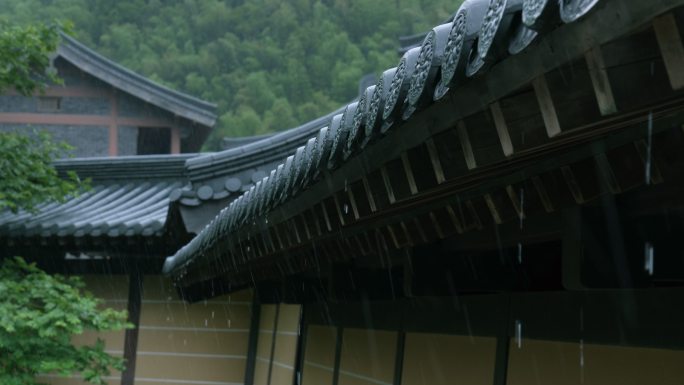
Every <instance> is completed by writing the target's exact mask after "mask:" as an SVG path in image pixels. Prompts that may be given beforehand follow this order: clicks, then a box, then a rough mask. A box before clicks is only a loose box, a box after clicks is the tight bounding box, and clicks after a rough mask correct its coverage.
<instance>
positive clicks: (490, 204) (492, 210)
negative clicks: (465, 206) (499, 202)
mask: <svg viewBox="0 0 684 385" xmlns="http://www.w3.org/2000/svg"><path fill="white" fill-rule="evenodd" d="M484 200H485V203H486V204H487V207H488V208H489V212H490V213H491V214H492V218H493V219H494V223H496V224H497V225H500V224H501V223H503V221H502V220H501V214H499V210H498V209H497V208H496V204H495V203H494V200H493V199H492V196H491V195H490V194H485V196H484Z"/></svg>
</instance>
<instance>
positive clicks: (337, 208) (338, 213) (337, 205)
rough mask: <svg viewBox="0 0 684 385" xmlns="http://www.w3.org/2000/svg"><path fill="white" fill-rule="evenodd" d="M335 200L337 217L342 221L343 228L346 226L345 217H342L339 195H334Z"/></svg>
mask: <svg viewBox="0 0 684 385" xmlns="http://www.w3.org/2000/svg"><path fill="white" fill-rule="evenodd" d="M333 200H334V201H335V211H337V217H338V218H339V219H340V223H341V224H342V226H344V225H345V223H344V215H342V207H340V200H339V199H337V194H333Z"/></svg>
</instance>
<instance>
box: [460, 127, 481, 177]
mask: <svg viewBox="0 0 684 385" xmlns="http://www.w3.org/2000/svg"><path fill="white" fill-rule="evenodd" d="M456 133H457V134H458V140H459V141H460V142H461V148H462V149H463V156H464V157H465V161H466V166H468V170H472V169H474V168H475V167H477V162H476V161H475V154H474V153H473V146H472V144H471V143H470V137H468V129H467V128H466V125H465V122H464V121H462V120H461V121H459V122H458V125H457V127H456Z"/></svg>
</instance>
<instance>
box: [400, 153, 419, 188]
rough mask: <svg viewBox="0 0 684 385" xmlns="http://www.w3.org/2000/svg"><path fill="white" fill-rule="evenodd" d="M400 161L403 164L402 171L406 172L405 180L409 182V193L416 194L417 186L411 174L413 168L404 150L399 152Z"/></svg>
mask: <svg viewBox="0 0 684 385" xmlns="http://www.w3.org/2000/svg"><path fill="white" fill-rule="evenodd" d="M401 163H402V164H403V165H404V173H405V174H406V180H407V181H408V184H409V189H410V190H411V195H416V194H418V186H417V185H416V178H414V176H413V169H412V168H411V161H409V158H408V155H407V154H406V151H404V152H402V153H401Z"/></svg>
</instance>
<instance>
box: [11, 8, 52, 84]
mask: <svg viewBox="0 0 684 385" xmlns="http://www.w3.org/2000/svg"><path fill="white" fill-rule="evenodd" d="M57 28H58V27H57V26H56V25H53V26H44V25H29V26H26V27H18V26H12V25H8V24H7V23H2V22H0V64H1V65H0V92H1V91H4V90H5V89H6V88H8V87H12V88H14V89H15V90H16V91H17V92H19V93H21V94H23V95H30V94H31V93H32V92H33V91H34V90H36V89H40V88H41V87H42V85H43V84H45V83H46V82H47V81H51V82H59V80H58V78H57V77H56V74H55V73H54V71H50V70H49V69H48V67H49V64H50V58H49V55H50V54H51V53H52V52H54V50H55V48H56V47H57V42H58V39H59V35H58V34H57ZM46 69H48V70H46Z"/></svg>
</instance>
